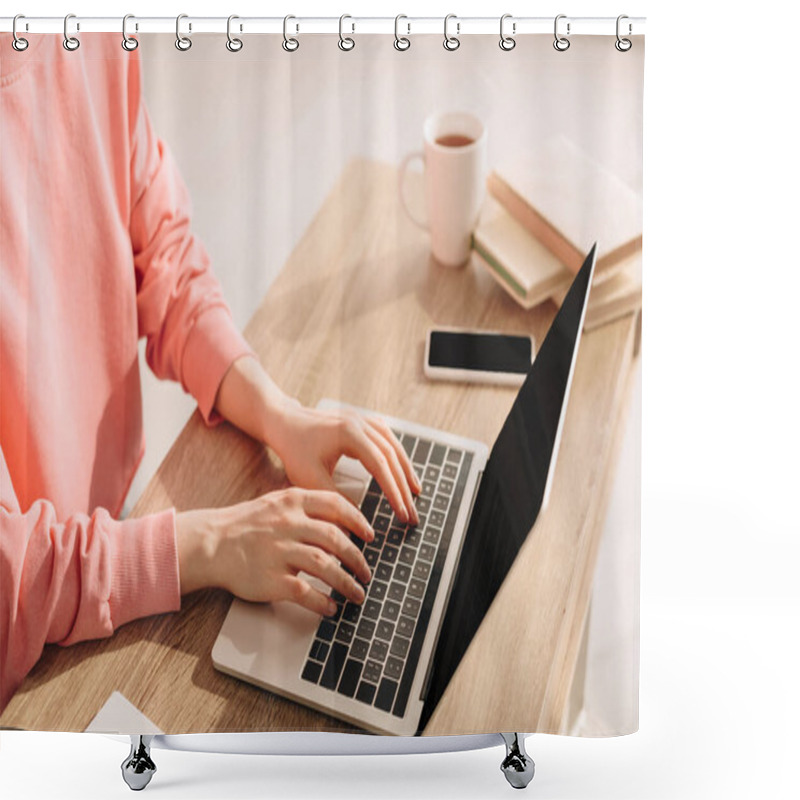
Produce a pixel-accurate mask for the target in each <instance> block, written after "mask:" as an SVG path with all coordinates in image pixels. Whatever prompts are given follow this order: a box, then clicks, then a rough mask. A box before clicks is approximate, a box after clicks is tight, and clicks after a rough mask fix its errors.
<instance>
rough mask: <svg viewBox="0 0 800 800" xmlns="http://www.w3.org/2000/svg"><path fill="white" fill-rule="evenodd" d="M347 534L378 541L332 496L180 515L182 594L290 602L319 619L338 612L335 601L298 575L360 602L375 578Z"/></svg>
mask: <svg viewBox="0 0 800 800" xmlns="http://www.w3.org/2000/svg"><path fill="white" fill-rule="evenodd" d="M346 531H352V532H353V533H355V534H356V535H357V536H359V537H360V538H362V539H363V540H364V541H366V542H371V541H372V540H373V539H374V538H375V533H374V531H373V530H372V529H371V528H370V526H369V525H368V523H367V520H366V519H365V518H364V516H363V514H362V513H361V512H360V511H359V510H358V509H357V508H355V507H354V506H353V505H352V504H351V503H349V502H348V501H347V500H345V498H344V497H342V496H341V495H340V494H338V493H335V492H327V491H307V490H304V489H296V488H291V489H284V490H281V491H275V492H270V493H268V494H265V495H262V496H261V497H258V498H256V499H255V500H251V501H249V502H246V503H239V504H237V505H234V506H229V507H227V508H220V509H201V510H197V511H186V512H182V513H180V514H178V515H177V540H178V562H179V570H180V583H181V594H187V593H188V592H191V591H194V590H195V589H201V588H206V587H212V586H213V587H219V588H223V589H227V590H228V591H229V592H231V593H232V594H235V595H236V596H237V597H241V598H242V599H244V600H252V601H256V602H273V601H276V600H290V601H293V602H295V603H298V604H299V605H301V606H304V607H305V608H308V609H309V610H311V611H314V612H315V613H318V614H323V615H324V614H332V613H334V612H335V611H336V606H335V604H334V603H333V601H332V600H331V599H330V598H329V597H328V596H327V595H326V594H324V593H323V592H321V591H319V590H318V589H316V588H315V587H313V586H312V585H311V584H310V583H309V582H308V581H307V580H306V579H305V578H304V577H301V576H299V575H298V573H300V572H301V571H302V572H305V573H307V574H308V575H313V576H315V577H317V578H319V579H320V580H321V581H323V582H324V583H325V584H327V585H328V586H330V587H331V588H333V589H336V590H338V591H339V592H340V593H341V594H343V595H344V596H345V597H347V598H348V599H350V600H352V601H353V602H355V603H361V602H363V600H364V596H365V592H364V589H363V587H362V586H361V583H367V582H368V581H369V579H370V577H371V572H370V569H369V567H368V566H367V562H366V560H365V559H364V556H363V554H362V553H361V551H360V550H359V549H358V548H357V547H356V546H355V544H354V543H353V542H352V541H351V539H350V537H349V536H348V534H347V533H346ZM340 561H341V564H339V562H340ZM344 567H347V568H349V569H350V570H351V571H352V572H353V573H354V575H355V576H356V577H357V578H358V580H356V579H355V578H353V577H352V576H351V575H349V574H348V573H347V572H345V569H344ZM359 581H361V583H359Z"/></svg>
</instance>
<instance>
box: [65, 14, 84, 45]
mask: <svg viewBox="0 0 800 800" xmlns="http://www.w3.org/2000/svg"><path fill="white" fill-rule="evenodd" d="M71 19H75V15H74V14H67V16H66V17H64V49H65V50H69V51H70V53H71V52H73V51H74V50H77V49H78V48H79V47H80V46H81V43H80V40H79V39H78V37H77V36H70V35H69V33H68V32H67V25H68V24H69V21H70V20H71ZM75 26H76V30H80V29H81V27H80V25H79V24H78V23H77V22H76V23H75Z"/></svg>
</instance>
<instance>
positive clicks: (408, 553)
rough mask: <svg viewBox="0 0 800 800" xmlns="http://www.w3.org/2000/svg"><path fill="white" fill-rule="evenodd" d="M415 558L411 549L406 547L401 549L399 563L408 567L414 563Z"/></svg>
mask: <svg viewBox="0 0 800 800" xmlns="http://www.w3.org/2000/svg"><path fill="white" fill-rule="evenodd" d="M416 556H417V554H416V553H415V552H414V550H413V548H411V547H407V546H406V547H403V549H402V550H401V551H400V563H401V564H405V565H406V566H407V567H410V566H411V565H412V564H413V563H414V559H415V558H416Z"/></svg>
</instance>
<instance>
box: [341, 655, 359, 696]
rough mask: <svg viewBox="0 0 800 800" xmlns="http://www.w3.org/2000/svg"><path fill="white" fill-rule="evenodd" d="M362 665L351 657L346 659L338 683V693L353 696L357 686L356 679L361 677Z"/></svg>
mask: <svg viewBox="0 0 800 800" xmlns="http://www.w3.org/2000/svg"><path fill="white" fill-rule="evenodd" d="M362 666H363V664H362V663H361V662H360V661H355V660H353V659H352V658H348V659H347V663H346V664H345V665H344V672H343V673H342V681H341V683H340V684H339V694H343V695H344V696H345V697H353V695H354V694H355V693H356V687H357V686H358V679H359V678H360V677H361V668H362Z"/></svg>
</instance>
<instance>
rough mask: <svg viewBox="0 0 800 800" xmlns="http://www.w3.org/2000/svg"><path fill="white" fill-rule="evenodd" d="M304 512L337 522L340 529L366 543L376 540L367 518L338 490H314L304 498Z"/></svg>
mask: <svg viewBox="0 0 800 800" xmlns="http://www.w3.org/2000/svg"><path fill="white" fill-rule="evenodd" d="M303 510H304V511H305V512H306V514H308V516H309V517H313V518H315V519H321V520H327V521H328V522H335V523H336V524H337V525H338V526H339V527H341V528H345V529H346V530H348V531H352V532H353V533H355V534H356V536H359V537H360V538H362V539H363V540H364V541H365V542H371V541H372V540H373V539H374V538H375V531H374V530H372V528H371V527H370V524H369V522H367V518H366V517H365V516H364V515H363V514H362V513H361V510H360V509H358V508H356V507H355V506H354V505H353V504H352V503H351V502H350V501H349V500H348V499H347V498H346V497H344V496H343V495H341V494H339V492H337V491H336V489H335V488H334V489H332V490H329V491H322V490H312V491H308V492H306V493H305V495H304V497H303Z"/></svg>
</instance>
